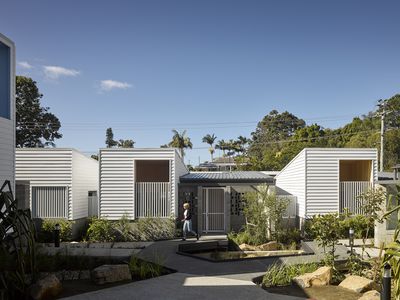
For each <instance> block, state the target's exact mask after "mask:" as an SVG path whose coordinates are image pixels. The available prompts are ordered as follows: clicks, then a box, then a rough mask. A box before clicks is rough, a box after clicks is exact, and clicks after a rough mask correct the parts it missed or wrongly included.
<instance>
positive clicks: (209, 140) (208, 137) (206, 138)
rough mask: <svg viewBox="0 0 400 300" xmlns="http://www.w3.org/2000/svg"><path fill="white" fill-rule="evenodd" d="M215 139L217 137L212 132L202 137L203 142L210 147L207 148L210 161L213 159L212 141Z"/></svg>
mask: <svg viewBox="0 0 400 300" xmlns="http://www.w3.org/2000/svg"><path fill="white" fill-rule="evenodd" d="M216 139H217V137H216V136H215V135H214V133H213V134H212V135H210V134H207V135H205V136H204V137H203V139H202V142H203V143H206V144H209V145H210V148H209V149H208V151H209V152H210V155H211V162H212V161H213V154H214V152H215V150H214V147H213V145H214V142H215V140H216Z"/></svg>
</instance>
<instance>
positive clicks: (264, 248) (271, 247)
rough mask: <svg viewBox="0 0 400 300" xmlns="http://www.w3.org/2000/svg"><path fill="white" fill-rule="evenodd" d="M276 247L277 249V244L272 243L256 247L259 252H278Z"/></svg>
mask: <svg viewBox="0 0 400 300" xmlns="http://www.w3.org/2000/svg"><path fill="white" fill-rule="evenodd" d="M278 247H279V244H278V242H276V241H272V242H269V243H265V244H262V245H260V246H257V250H260V251H276V250H278Z"/></svg>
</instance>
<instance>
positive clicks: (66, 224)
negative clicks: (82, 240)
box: [42, 219, 74, 242]
mask: <svg viewBox="0 0 400 300" xmlns="http://www.w3.org/2000/svg"><path fill="white" fill-rule="evenodd" d="M56 224H59V225H60V239H61V241H64V242H65V241H70V240H71V239H72V225H73V224H74V222H73V221H68V220H65V219H44V220H43V223H42V231H43V232H44V233H45V234H46V235H47V237H46V239H47V238H49V239H50V240H51V241H52V240H53V238H52V236H53V233H54V227H55V226H56Z"/></svg>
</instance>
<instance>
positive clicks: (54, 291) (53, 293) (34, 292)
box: [30, 274, 62, 300]
mask: <svg viewBox="0 0 400 300" xmlns="http://www.w3.org/2000/svg"><path fill="white" fill-rule="evenodd" d="M61 291H62V285H61V282H60V280H59V279H58V278H57V276H56V275H55V274H50V275H47V276H46V277H44V278H43V279H40V280H38V281H37V282H36V283H35V284H33V285H32V286H31V287H30V294H31V297H32V298H33V299H35V300H43V299H54V298H55V297H57V296H58V295H59V294H60V293H61Z"/></svg>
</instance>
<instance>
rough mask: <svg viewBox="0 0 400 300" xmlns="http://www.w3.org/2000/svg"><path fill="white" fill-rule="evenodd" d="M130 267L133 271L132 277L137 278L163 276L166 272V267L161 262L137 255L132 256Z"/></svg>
mask: <svg viewBox="0 0 400 300" xmlns="http://www.w3.org/2000/svg"><path fill="white" fill-rule="evenodd" d="M129 269H130V271H131V273H132V278H133V279H135V280H143V279H149V278H154V277H158V276H161V275H162V274H163V272H164V267H163V266H162V265H161V261H160V263H152V262H148V261H145V260H142V259H140V258H137V257H136V256H132V257H131V259H130V261H129Z"/></svg>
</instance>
